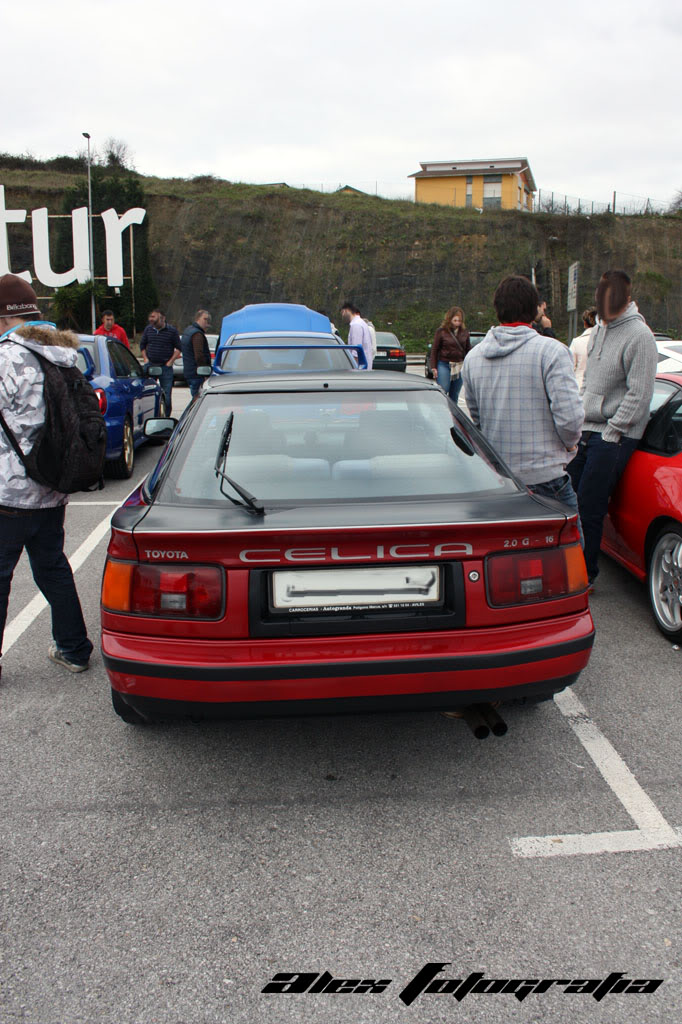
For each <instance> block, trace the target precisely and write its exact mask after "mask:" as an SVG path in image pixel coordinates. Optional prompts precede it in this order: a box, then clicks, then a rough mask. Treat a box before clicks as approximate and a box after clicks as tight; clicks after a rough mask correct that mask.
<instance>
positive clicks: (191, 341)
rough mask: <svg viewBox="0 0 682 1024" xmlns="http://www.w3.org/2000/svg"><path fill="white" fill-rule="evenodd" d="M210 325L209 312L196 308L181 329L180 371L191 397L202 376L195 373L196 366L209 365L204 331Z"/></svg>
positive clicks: (208, 350) (197, 387) (209, 354)
mask: <svg viewBox="0 0 682 1024" xmlns="http://www.w3.org/2000/svg"><path fill="white" fill-rule="evenodd" d="M210 326H211V314H210V313H209V312H208V310H207V309H198V310H197V311H196V315H195V317H194V320H193V321H192V323H191V324H190V325H189V327H186V328H185V330H184V331H183V334H182V338H181V339H180V348H181V350H182V372H183V374H184V375H185V380H186V381H187V384H188V385H189V390H190V394H191V395H192V398H194V396H195V395H196V393H197V392H198V390H199V388H200V387H201V384H202V381H203V378H202V377H200V376H199V374H198V373H197V367H199V366H209V367H210V365H211V350H210V348H209V347H208V339H207V337H206V331H207V330H209V329H210Z"/></svg>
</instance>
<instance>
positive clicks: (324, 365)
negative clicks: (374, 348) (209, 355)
mask: <svg viewBox="0 0 682 1024" xmlns="http://www.w3.org/2000/svg"><path fill="white" fill-rule="evenodd" d="M291 344H292V343H291V341H287V342H286V344H285V343H284V342H283V341H281V340H280V341H278V340H275V342H274V343H273V342H271V341H270V339H269V340H268V341H267V342H266V343H265V345H264V343H263V342H262V341H261V342H259V343H258V344H257V345H256V343H249V345H248V347H247V346H244V347H242V345H241V342H240V343H239V345H236V346H230V347H229V348H227V349H225V351H224V353H223V356H222V360H221V369H222V370H225V371H227V372H228V373H278V372H280V373H282V372H284V373H289V372H290V371H292V370H293V371H298V370H301V371H304V372H305V371H307V372H314V371H316V370H317V371H322V372H326V371H327V370H352V369H355V363H354V362H353V361H352V359H351V357H350V353H349V352H348V351H347V350H346V349H345V348H341V347H338V348H318V347H316V346H309V345H306V346H299V347H293V348H292V347H291ZM261 346H264V347H261Z"/></svg>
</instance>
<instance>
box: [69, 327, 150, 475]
mask: <svg viewBox="0 0 682 1024" xmlns="http://www.w3.org/2000/svg"><path fill="white" fill-rule="evenodd" d="M79 338H80V347H79V349H78V362H77V366H78V368H79V369H80V370H81V371H82V373H83V374H84V376H85V377H86V378H87V379H88V380H89V381H90V383H91V384H92V387H93V388H94V391H95V394H96V395H97V398H98V400H99V407H100V409H101V410H102V414H103V416H104V422H105V423H106V427H107V451H106V464H105V468H106V471H107V474H108V475H109V476H112V477H116V478H117V479H119V480H126V479H127V478H128V477H130V476H132V472H133V465H134V462H135V449H136V448H137V447H138V445H141V444H143V442H145V441H146V440H147V438H146V437H145V435H144V424H145V421H146V420H148V419H154V418H155V417H164V416H165V415H166V403H165V399H164V397H163V392H162V390H161V386H160V384H159V382H158V380H156V379H155V378H154V377H148V376H147V375H146V374H145V372H144V370H143V368H142V366H141V365H140V363H139V362H138V361H137V359H136V358H135V356H134V355H133V354H132V352H131V351H130V350H129V349H128V348H126V346H125V345H124V344H122V342H120V341H117V340H116V338H106V337H104V336H103V335H99V334H98V335H94V336H93V335H91V334H90V335H88V334H81V335H79Z"/></svg>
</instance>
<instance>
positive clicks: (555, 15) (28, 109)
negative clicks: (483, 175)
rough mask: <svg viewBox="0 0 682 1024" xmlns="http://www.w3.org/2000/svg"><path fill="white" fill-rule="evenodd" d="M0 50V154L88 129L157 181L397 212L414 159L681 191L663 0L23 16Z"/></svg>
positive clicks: (77, 141) (641, 191)
mask: <svg viewBox="0 0 682 1024" xmlns="http://www.w3.org/2000/svg"><path fill="white" fill-rule="evenodd" d="M2 34H3V39H4V42H5V46H4V48H3V68H2V81H3V86H2V91H3V99H4V101H5V102H3V104H2V114H1V115H0V120H1V122H2V141H1V142H0V149H3V150H6V151H8V152H11V153H26V152H28V153H31V154H33V155H34V156H37V157H52V156H56V155H57V154H62V153H68V154H75V153H76V152H78V151H79V150H82V149H83V147H84V144H85V140H84V139H83V138H82V137H81V132H83V131H88V132H90V134H91V136H92V143H93V145H94V146H102V144H103V143H104V142H105V140H106V139H107V138H109V137H114V138H117V139H121V140H123V141H125V142H126V143H127V145H128V147H129V149H130V152H131V154H132V158H133V163H134V165H135V167H136V168H137V170H138V171H140V172H141V173H143V174H154V175H158V176H160V177H192V176H194V175H198V174H215V175H217V176H219V177H222V178H227V179H229V180H231V181H247V182H268V181H286V182H288V183H289V184H292V185H296V184H305V185H310V186H313V187H320V186H322V185H324V187H325V188H330V187H336V185H338V184H341V183H343V184H346V183H348V184H353V185H355V186H356V187H359V188H362V189H364V190H368V191H374V188H375V183H376V187H377V189H378V191H379V193H381V194H385V195H402V196H412V195H413V194H414V183H413V181H412V180H410V179H408V175H409V174H411V173H412V172H414V171H417V170H419V162H420V161H426V160H451V159H452V160H465V159H476V158H484V157H489V158H496V157H497V158H499V157H516V156H523V157H527V158H528V160H529V162H530V167H531V169H532V171H533V174H534V177H535V181H536V184H537V185H538V187H539V188H541V189H543V190H544V189H547V190H552V189H553V190H555V191H557V192H564V193H568V194H569V195H571V196H580V197H582V198H585V199H588V200H590V199H591V200H595V201H600V202H602V201H603V202H607V201H609V200H610V198H611V194H612V192H613V190H614V189H615V190H617V191H618V193H619V194H629V195H635V196H650V197H651V198H652V199H657V200H663V201H668V200H670V199H671V198H672V197H673V195H674V194H675V193H676V192H677V191H678V190H679V189H682V123H681V122H682V117H681V115H680V108H681V107H682V103H681V97H682V71H681V68H682V61H681V59H680V55H681V52H682V48H681V43H682V4H681V3H680V0H650V2H648V3H645V2H643V0H637V2H632V0H622V2H618V3H616V2H615V0H610V2H609V0H607V2H606V3H599V2H597V0H575V2H572V3H561V4H559V3H552V2H551V0H550V2H549V3H546V4H540V5H535V6H533V5H530V6H529V5H523V4H514V3H510V2H509V0H468V2H467V3H463V2H458V0H419V2H413V3H404V4H402V5H400V6H397V5H389V4H388V3H385V2H384V3H379V2H378V0H344V2H343V3H338V4H328V5H320V3H319V0H286V2H282V0H276V2H275V0H260V2H258V3H255V2H251V3H249V2H242V3H234V2H232V3H228V4H225V5H222V6H220V7H219V6H218V5H217V4H216V3H215V2H207V0H165V3H162V4H160V3H158V2H154V3H152V2H150V0H62V2H61V3H55V2H54V0H33V2H32V3H31V4H30V5H28V6H24V5H23V4H13V5H7V4H5V5H4V8H3V17H2ZM10 98H11V102H8V99H10Z"/></svg>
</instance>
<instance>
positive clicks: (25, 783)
mask: <svg viewBox="0 0 682 1024" xmlns="http://www.w3.org/2000/svg"><path fill="white" fill-rule="evenodd" d="M175 394H176V395H177V400H176V410H179V405H180V402H181V401H183V400H184V398H185V397H186V391H183V390H180V391H179V392H178V391H176V393H175ZM157 455H158V449H153V448H150V449H142V450H141V451H140V452H139V453H138V459H137V466H136V472H135V475H134V478H133V480H132V481H129V482H119V481H109V482H107V486H106V488H105V489H104V491H102V492H99V493H97V494H96V495H85V496H83V497H82V498H81V499H80V500H78V501H73V502H72V503H71V505H70V508H69V510H68V513H67V552H68V553H69V556H70V557H72V556H75V555H76V554H77V553H78V552H79V551H80V555H79V559H81V561H80V564H79V567H78V568H77V569H76V580H77V584H78V587H79V592H80V595H81V600H82V603H83V606H84V611H85V614H86V618H87V621H88V626H89V630H90V632H91V636H92V637H93V638H95V637H97V635H98V604H99V584H100V578H101V572H102V566H103V560H104V553H105V551H106V543H107V530H108V527H107V517H108V515H109V514H110V513H111V511H112V510H113V509H114V507H115V505H116V503H118V502H119V501H120V500H121V498H122V497H124V496H125V494H126V493H127V492H128V491H129V490H130V489H131V486H132V484H133V483H134V482H135V481H136V480H137V479H138V478H140V477H141V476H142V475H144V473H145V472H147V471H148V470H149V469H150V468H151V467H152V465H153V464H154V462H155V460H156V458H157ZM97 531H99V532H97ZM88 545H89V546H88ZM35 593H36V592H35V586H34V584H33V581H32V579H31V576H30V572H29V569H28V566H27V564H26V562H25V560H24V559H22V561H21V563H20V565H19V566H18V568H17V573H16V577H15V581H14V584H13V589H12V598H11V605H10V613H9V618H8V632H7V634H6V644H5V655H4V657H3V675H2V684H1V686H0V734H1V735H2V743H1V744H0V801H1V803H0V806H1V807H2V815H1V818H0V865H1V866H2V870H1V871H0V914H1V920H2V932H1V934H0V1021H2V1022H3V1024H5V1022H12V1021H21V1022H25V1024H75V1022H78V1024H80V1022H86V1024H100V1022H101V1024H105V1022H106V1024H109V1022H111V1024H143V1022H144V1024H147V1022H154V1024H157V1022H159V1024H195V1022H196V1024H219V1022H229V1024H234V1022H261V1021H264V1022H267V1024H270V1022H272V1024H284V1022H289V1021H291V1022H314V1024H318V1022H319V1024H334V1022H343V1024H351V1022H352V1024H357V1022H382V1024H383V1022H394V1021H395V1022H401V1024H404V1022H415V1024H430V1022H440V1021H443V1022H445V1021H458V1022H463V1024H473V1022H476V1024H478V1022H486V1024H487V1022H491V1024H508V1022H510V1021H517V1020H518V1021H524V1022H536V1024H545V1022H551V1024H554V1022H561V1024H564V1022H565V1024H575V1022H579V1024H582V1022H600V1024H602V1022H603V1024H607V1022H608V1024H652V1022H659V1021H660V1022H665V1024H674V1022H677V1021H679V1020H680V1019H682V923H681V915H680V912H679V906H680V897H681V895H682V894H681V891H680V890H681V888H682V884H681V878H682V871H681V870H680V869H681V867H682V847H681V846H680V841H681V839H682V831H681V829H680V826H682V787H681V785H680V783H681V782H682V767H681V758H680V740H679V724H678V723H679V720H680V716H681V714H682V687H681V686H680V680H681V679H682V652H680V651H679V650H678V649H676V648H675V646H674V645H671V644H670V643H669V642H668V641H666V640H665V639H664V638H663V637H662V636H661V635H660V634H659V633H658V632H657V631H656V629H655V627H654V625H653V622H652V621H651V618H650V615H649V612H648V608H647V601H646V594H645V591H644V589H643V588H642V587H641V586H640V585H639V584H637V583H636V582H635V581H634V580H633V579H631V578H630V577H629V576H628V575H627V574H626V573H625V572H624V571H623V570H621V569H620V568H619V567H617V566H615V565H614V564H612V563H609V562H608V561H607V560H604V565H603V571H602V574H601V575H600V577H599V581H598V588H597V591H596V593H595V595H594V597H593V599H592V610H593V615H594V618H595V622H596V626H597V641H596V644H595V648H594V652H593V656H592V659H591V661H590V664H589V666H588V668H587V670H586V671H585V672H584V673H583V675H582V676H581V678H580V680H579V681H578V683H577V684H576V686H574V687H573V688H572V689H571V690H570V691H568V693H567V694H566V695H562V696H560V697H559V698H558V699H557V700H555V701H552V702H548V703H546V704H543V705H540V706H538V707H535V708H530V709H528V708H523V707H519V706H509V707H506V708H505V709H504V717H505V719H506V720H507V722H508V724H509V732H508V733H507V735H506V736H504V737H502V738H495V737H492V736H491V737H490V738H489V739H487V740H485V741H483V742H480V741H477V740H476V739H475V738H474V737H473V736H472V734H471V733H470V732H469V731H468V730H467V728H466V726H465V725H464V724H463V723H462V722H461V721H452V720H449V719H447V718H445V717H444V716H442V715H437V714H426V713H420V714H405V715H377V716H369V715H366V716H355V717H331V716H330V717H323V718H317V719H312V718H311V719H291V720H286V719H281V720H274V721H272V720H270V721H266V720H264V721H248V722H238V723H229V722H222V723H210V724H209V723H197V724H193V723H190V722H181V723H178V724H160V725H155V726H151V727H143V728H139V727H131V726H127V725H125V724H124V723H123V722H121V721H120V720H119V719H118V718H117V717H116V716H115V715H114V713H113V711H112V709H111V705H110V699H109V685H108V681H107V678H106V673H105V671H104V668H103V666H102V663H101V659H100V657H99V654H98V653H97V652H96V653H95V655H94V656H93V661H92V667H91V669H90V671H89V672H87V673H85V674H83V675H79V676H72V675H69V674H68V673H67V672H65V671H64V670H62V669H61V668H60V667H59V666H56V665H54V664H52V663H51V662H49V661H48V660H47V656H46V655H47V647H48V644H49V640H50V626H49V614H48V612H47V611H46V610H42V611H41V610H40V609H39V608H38V606H37V604H36V603H35ZM7 637H9V639H10V640H12V642H11V644H10V646H8V644H7ZM12 638H14V639H12ZM576 837H577V838H576ZM614 837H619V838H618V839H614ZM427 963H436V964H437V965H438V964H443V965H445V966H444V967H443V969H442V971H441V973H440V974H438V975H437V977H439V978H443V979H447V978H451V979H466V978H467V977H468V976H469V975H470V974H471V973H475V972H478V973H480V974H482V975H483V976H484V979H510V980H513V979H517V980H518V979H557V980H574V979H577V980H579V979H583V980H587V979H605V978H607V977H608V976H609V975H610V974H611V973H612V972H622V975H623V976H625V977H627V978H631V979H650V980H661V981H662V984H661V985H659V986H658V987H657V988H656V991H655V992H652V993H648V994H647V993H646V992H640V993H632V992H630V993H623V994H619V993H617V992H610V993H608V994H607V995H605V996H604V997H603V999H601V1000H600V1001H597V1000H596V999H594V998H593V995H591V994H590V993H589V992H584V991H583V992H573V993H571V992H566V991H565V988H566V986H563V987H562V986H557V985H554V986H550V987H549V989H548V991H546V992H544V993H543V992H532V993H531V994H530V995H528V997H527V998H525V999H523V1001H519V1000H518V999H517V998H516V997H515V996H514V995H513V994H510V993H506V994H505V993H496V992H495V991H488V992H487V993H471V994H469V995H466V997H465V998H462V999H461V1000H458V999H457V998H453V997H452V995H450V994H448V993H447V991H446V992H441V993H440V994H437V993H427V992H424V993H422V994H420V995H419V996H417V998H415V1000H414V1002H412V1003H411V1004H410V1005H406V1004H405V1002H404V1001H403V1000H402V999H401V998H400V993H401V992H402V991H403V990H404V988H405V986H406V985H407V983H408V982H409V981H410V979H412V978H413V977H414V976H415V975H416V974H417V973H418V972H419V971H420V969H421V968H423V967H424V965H425V964H427ZM325 971H326V972H328V973H329V974H330V975H332V976H333V977H334V978H341V979H360V980H362V979H374V980H375V981H378V980H380V979H383V980H384V981H390V984H389V985H387V986H385V987H384V988H383V990H382V991H374V992H372V991H369V992H364V993H362V994H360V993H352V992H339V993H336V994H332V993H329V992H327V993H324V992H322V993H314V992H313V993H306V994H293V993H286V992H284V993H280V994H277V993H269V994H264V993H263V992H262V989H263V988H264V987H265V986H266V984H267V983H268V982H269V981H270V980H271V978H272V977H273V976H274V975H275V974H277V973H279V972H285V973H287V974H294V973H298V972H309V973H311V974H318V975H319V974H321V973H322V972H325ZM443 987H445V988H447V985H444V986H443ZM492 987H493V989H494V986H492ZM588 987H589V986H588ZM460 994H461V992H460Z"/></svg>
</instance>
